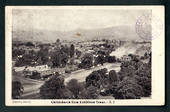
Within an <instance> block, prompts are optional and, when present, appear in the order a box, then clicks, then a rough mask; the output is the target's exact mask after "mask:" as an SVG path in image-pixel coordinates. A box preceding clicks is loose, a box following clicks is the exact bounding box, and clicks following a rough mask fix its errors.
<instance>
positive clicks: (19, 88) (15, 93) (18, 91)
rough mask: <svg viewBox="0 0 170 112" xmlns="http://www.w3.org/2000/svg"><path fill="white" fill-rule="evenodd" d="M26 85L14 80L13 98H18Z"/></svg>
mask: <svg viewBox="0 0 170 112" xmlns="http://www.w3.org/2000/svg"><path fill="white" fill-rule="evenodd" d="M23 91H24V87H23V85H22V83H21V82H20V81H12V98H13V99H18V98H20V97H21V95H22V94H23Z"/></svg>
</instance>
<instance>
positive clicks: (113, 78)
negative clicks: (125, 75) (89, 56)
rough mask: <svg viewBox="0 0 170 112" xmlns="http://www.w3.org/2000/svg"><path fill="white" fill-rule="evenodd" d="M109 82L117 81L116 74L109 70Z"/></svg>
mask: <svg viewBox="0 0 170 112" xmlns="http://www.w3.org/2000/svg"><path fill="white" fill-rule="evenodd" d="M109 81H110V83H113V82H117V81H119V77H118V75H117V73H116V72H115V70H111V71H110V72H109Z"/></svg>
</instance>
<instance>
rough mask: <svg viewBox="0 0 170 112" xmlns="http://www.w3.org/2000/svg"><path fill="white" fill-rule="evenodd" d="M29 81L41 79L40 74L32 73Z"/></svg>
mask: <svg viewBox="0 0 170 112" xmlns="http://www.w3.org/2000/svg"><path fill="white" fill-rule="evenodd" d="M30 78H31V79H41V74H40V73H39V72H37V71H34V72H32V75H31V76H30Z"/></svg>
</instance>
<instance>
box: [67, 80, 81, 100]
mask: <svg viewBox="0 0 170 112" xmlns="http://www.w3.org/2000/svg"><path fill="white" fill-rule="evenodd" d="M67 88H68V89H69V90H70V91H71V92H72V93H73V98H78V96H79V94H80V92H81V91H82V90H83V87H82V85H81V84H80V83H78V81H77V80H76V79H71V80H70V81H69V82H68V84H67Z"/></svg>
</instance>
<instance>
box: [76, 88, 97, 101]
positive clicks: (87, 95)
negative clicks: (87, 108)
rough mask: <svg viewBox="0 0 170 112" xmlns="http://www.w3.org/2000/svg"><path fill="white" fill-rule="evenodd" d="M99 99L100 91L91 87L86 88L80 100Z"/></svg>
mask: <svg viewBox="0 0 170 112" xmlns="http://www.w3.org/2000/svg"><path fill="white" fill-rule="evenodd" d="M98 97H99V91H98V89H97V87H94V86H89V87H87V88H84V89H83V90H82V91H81V93H80V96H79V98H80V99H97V98H98Z"/></svg>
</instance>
